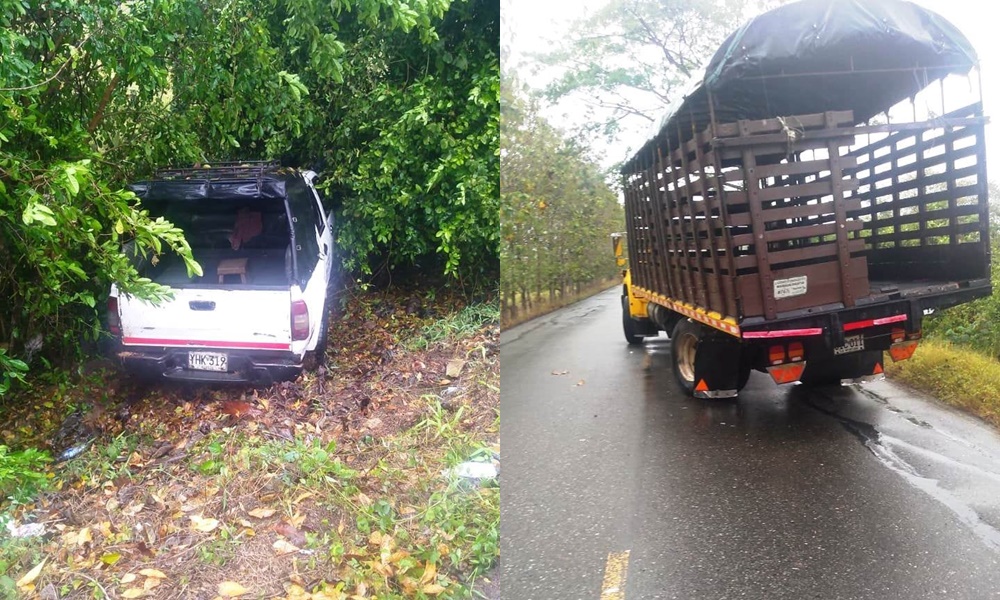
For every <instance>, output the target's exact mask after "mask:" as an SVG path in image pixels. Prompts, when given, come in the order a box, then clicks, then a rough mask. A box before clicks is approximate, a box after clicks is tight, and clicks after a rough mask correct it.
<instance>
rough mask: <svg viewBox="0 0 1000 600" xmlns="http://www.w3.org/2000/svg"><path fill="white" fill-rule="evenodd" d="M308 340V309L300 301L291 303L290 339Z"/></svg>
mask: <svg viewBox="0 0 1000 600" xmlns="http://www.w3.org/2000/svg"><path fill="white" fill-rule="evenodd" d="M308 338H309V308H308V307H307V306H306V303H305V302H304V301H302V300H296V301H295V302H292V339H293V340H304V339H308Z"/></svg>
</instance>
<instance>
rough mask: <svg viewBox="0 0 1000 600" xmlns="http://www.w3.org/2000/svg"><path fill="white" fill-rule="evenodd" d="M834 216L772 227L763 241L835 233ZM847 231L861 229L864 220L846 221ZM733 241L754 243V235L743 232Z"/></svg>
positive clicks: (744, 244)
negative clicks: (795, 224) (788, 225)
mask: <svg viewBox="0 0 1000 600" xmlns="http://www.w3.org/2000/svg"><path fill="white" fill-rule="evenodd" d="M833 219H834V217H833V216H831V217H830V222H829V223H821V224H820V223H811V224H807V225H803V226H802V227H788V228H785V229H772V230H770V231H768V232H767V233H766V234H764V241H765V243H774V242H784V241H788V240H794V239H799V238H802V239H809V238H814V237H823V236H827V235H833V234H835V233H837V229H838V227H837V223H835V222H833ZM846 225H847V227H846V229H847V231H848V232H852V231H861V230H862V229H864V225H865V224H864V222H862V221H853V220H852V221H848V222H847V223H846ZM733 243H734V244H735V245H737V246H747V245H750V244H753V243H754V235H753V234H752V233H745V234H741V235H736V236H733Z"/></svg>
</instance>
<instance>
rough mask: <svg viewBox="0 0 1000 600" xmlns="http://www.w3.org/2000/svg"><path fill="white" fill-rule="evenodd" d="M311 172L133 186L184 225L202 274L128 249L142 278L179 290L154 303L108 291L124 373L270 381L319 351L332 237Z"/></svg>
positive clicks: (172, 175)
mask: <svg viewBox="0 0 1000 600" xmlns="http://www.w3.org/2000/svg"><path fill="white" fill-rule="evenodd" d="M315 176H316V174H315V173H313V172H311V171H300V170H296V169H289V168H282V167H280V166H278V165H275V164H272V163H240V164H235V163H234V164H214V165H212V166H211V167H209V168H191V169H166V170H161V171H158V172H157V174H156V176H155V177H154V178H152V179H150V180H148V181H141V182H138V183H135V184H132V185H131V186H129V187H130V189H131V190H132V191H133V192H135V194H136V195H137V196H138V197H139V198H140V200H141V201H142V205H143V207H144V208H146V209H147V210H149V211H150V214H151V215H152V216H163V217H164V218H166V219H168V220H170V221H172V222H173V223H174V224H175V225H177V226H178V227H180V228H181V229H182V230H183V231H184V234H185V237H186V238H187V240H188V243H189V244H190V245H191V249H192V253H193V255H194V258H195V260H197V261H198V262H199V264H200V265H201V267H202V275H200V276H189V274H188V270H187V268H186V266H185V264H184V262H183V260H182V259H181V258H180V257H178V256H174V255H161V256H159V257H157V259H156V260H154V259H153V258H152V257H143V256H141V255H139V254H137V253H135V251H134V250H132V251H131V254H132V256H133V257H134V259H135V261H136V266H137V268H138V269H139V272H140V274H141V275H143V276H145V277H149V278H150V279H152V280H153V281H155V282H157V283H161V284H164V285H167V286H170V288H171V289H172V290H173V297H172V299H170V300H166V301H164V302H161V303H160V304H158V305H154V304H152V303H150V302H146V301H143V300H140V299H138V298H135V297H130V296H128V295H125V294H122V293H119V290H118V289H117V288H114V287H113V288H112V290H111V294H110V298H109V300H108V328H109V330H110V332H111V334H112V337H113V339H114V350H113V352H114V354H115V355H116V356H117V358H118V359H120V361H121V363H122V365H123V366H124V368H125V369H126V370H128V371H130V372H133V373H136V374H138V375H140V376H146V377H152V378H168V379H184V380H198V381H229V382H265V383H266V382H270V381H279V380H283V379H289V378H293V377H295V376H296V375H297V374H298V373H299V372H300V371H301V370H302V368H303V364H304V361H305V359H306V357H307V356H308V355H309V354H314V355H319V356H322V354H323V353H324V351H325V348H326V336H327V329H328V316H329V308H330V306H329V304H330V300H329V298H330V290H331V288H332V285H331V273H332V272H333V271H332V266H333V264H332V263H333V261H332V259H331V252H332V249H333V248H332V246H333V237H332V233H331V226H332V220H331V216H330V214H329V213H328V212H326V210H325V209H324V207H323V204H322V202H321V200H320V197H319V194H318V193H317V191H316V189H315V186H314V185H313V180H314V178H315ZM128 251H129V248H128V247H126V252H128Z"/></svg>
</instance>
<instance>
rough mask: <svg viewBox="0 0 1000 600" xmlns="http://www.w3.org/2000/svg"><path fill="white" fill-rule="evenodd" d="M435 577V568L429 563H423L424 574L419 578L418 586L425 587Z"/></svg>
mask: <svg viewBox="0 0 1000 600" xmlns="http://www.w3.org/2000/svg"><path fill="white" fill-rule="evenodd" d="M435 577H437V566H436V565H435V564H434V563H432V562H431V561H427V562H426V563H424V574H423V576H422V577H421V578H420V585H427V584H429V583H431V582H432V581H434V578H435Z"/></svg>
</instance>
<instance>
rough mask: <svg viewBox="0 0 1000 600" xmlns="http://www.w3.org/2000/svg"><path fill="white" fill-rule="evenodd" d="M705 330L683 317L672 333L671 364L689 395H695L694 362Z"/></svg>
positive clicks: (675, 375) (682, 387)
mask: <svg viewBox="0 0 1000 600" xmlns="http://www.w3.org/2000/svg"><path fill="white" fill-rule="evenodd" d="M703 335H704V331H703V329H702V327H701V325H699V324H697V323H695V322H694V321H692V320H691V319H681V320H680V321H678V322H677V325H675V326H674V331H673V333H671V334H670V343H671V346H670V355H671V357H670V358H671V361H670V362H671V364H672V365H673V369H674V378H675V379H676V380H677V383H678V384H679V385H680V386H681V389H682V390H684V393H685V394H687V395H688V396H693V395H694V386H695V381H694V362H695V357H696V356H697V355H698V345H699V344H700V343H701V338H702V336H703Z"/></svg>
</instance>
